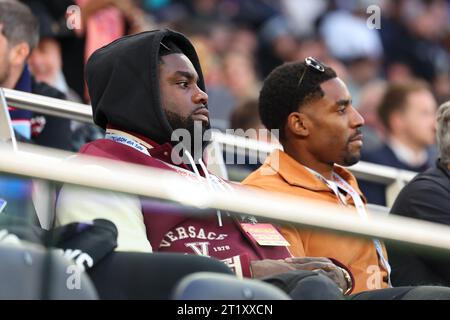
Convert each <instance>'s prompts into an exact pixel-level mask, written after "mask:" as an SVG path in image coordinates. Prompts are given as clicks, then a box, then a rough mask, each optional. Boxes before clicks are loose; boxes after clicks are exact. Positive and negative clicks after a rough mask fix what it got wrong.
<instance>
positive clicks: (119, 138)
mask: <svg viewBox="0 0 450 320" xmlns="http://www.w3.org/2000/svg"><path fill="white" fill-rule="evenodd" d="M105 139H108V140H111V141H114V142H117V143H121V144H123V145H126V146H129V147H131V148H133V149H135V150H137V151H139V152H141V153H143V154H145V155H147V156H150V153H149V152H148V150H147V148H146V147H145V146H143V145H142V144H140V143H139V142H137V141H136V140H132V139H129V138H127V137H124V136H121V135H118V134H115V133H111V132H107V133H106V135H105Z"/></svg>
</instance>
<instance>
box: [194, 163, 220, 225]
mask: <svg viewBox="0 0 450 320" xmlns="http://www.w3.org/2000/svg"><path fill="white" fill-rule="evenodd" d="M198 163H199V164H200V167H201V168H202V170H203V173H204V174H205V178H206V181H208V186H209V188H210V189H211V190H214V186H213V184H212V181H211V176H210V174H209V172H208V168H206V165H205V163H204V162H203V160H202V159H201V158H200V159H198ZM217 221H218V222H219V227H222V226H223V223H222V213H221V212H220V210H217Z"/></svg>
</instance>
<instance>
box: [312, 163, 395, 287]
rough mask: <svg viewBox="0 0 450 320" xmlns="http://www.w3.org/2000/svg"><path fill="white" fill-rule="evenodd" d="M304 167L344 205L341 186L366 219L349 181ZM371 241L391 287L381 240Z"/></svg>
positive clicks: (358, 197) (360, 202)
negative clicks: (331, 178) (331, 179)
mask: <svg viewBox="0 0 450 320" xmlns="http://www.w3.org/2000/svg"><path fill="white" fill-rule="evenodd" d="M306 169H308V170H309V171H310V172H311V173H312V174H314V175H315V176H316V177H317V178H319V179H320V180H322V181H323V182H324V183H325V184H326V185H327V186H328V187H329V188H330V189H331V190H332V191H333V192H334V194H335V195H336V196H337V198H338V199H339V200H340V201H341V202H342V203H343V204H344V205H347V201H346V200H345V196H344V195H343V194H342V193H341V192H339V188H341V189H342V190H344V191H345V192H346V193H348V194H349V195H350V196H351V197H352V199H353V203H354V204H355V207H356V212H357V213H358V215H359V216H360V218H361V219H364V220H367V218H368V216H367V211H366V206H365V205H364V202H363V201H362V199H361V197H360V196H359V194H358V192H356V190H355V189H354V188H353V187H352V186H351V185H350V184H349V183H347V181H345V180H344V179H343V178H342V177H341V176H339V175H338V174H337V173H335V172H333V180H334V181H330V180H327V179H325V178H324V177H323V176H322V175H321V174H320V173H318V172H316V171H314V170H312V169H310V168H307V167H306ZM372 241H373V244H374V246H375V249H376V251H377V254H378V257H379V258H380V260H381V263H382V264H383V266H384V268H385V269H386V271H387V273H388V282H389V286H390V287H392V284H391V266H390V264H389V262H388V260H387V259H386V257H385V256H384V253H383V247H382V245H381V242H380V240H378V239H372Z"/></svg>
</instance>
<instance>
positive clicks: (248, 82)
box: [208, 51, 260, 130]
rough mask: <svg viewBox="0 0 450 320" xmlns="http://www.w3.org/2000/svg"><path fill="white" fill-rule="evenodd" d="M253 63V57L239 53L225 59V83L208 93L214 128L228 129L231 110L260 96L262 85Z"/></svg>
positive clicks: (213, 87) (229, 53)
mask: <svg viewBox="0 0 450 320" xmlns="http://www.w3.org/2000/svg"><path fill="white" fill-rule="evenodd" d="M253 63H254V61H253V59H252V58H251V56H248V55H247V54H244V53H241V52H237V51H236V52H228V53H227V54H226V55H225V57H224V58H223V60H222V65H223V82H222V84H221V85H219V86H212V88H211V89H210V90H209V91H208V94H209V97H210V98H209V99H210V100H209V107H210V110H211V125H212V126H213V127H215V128H218V129H222V130H225V129H226V128H228V127H229V123H228V120H229V118H230V112H231V110H232V109H233V108H234V107H235V106H237V105H239V104H240V103H242V102H244V101H246V100H248V99H249V98H254V97H256V96H257V95H258V92H259V86H260V83H259V79H258V76H257V74H256V71H255V67H254V64H253Z"/></svg>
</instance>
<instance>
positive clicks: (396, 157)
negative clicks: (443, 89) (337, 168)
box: [360, 81, 436, 205]
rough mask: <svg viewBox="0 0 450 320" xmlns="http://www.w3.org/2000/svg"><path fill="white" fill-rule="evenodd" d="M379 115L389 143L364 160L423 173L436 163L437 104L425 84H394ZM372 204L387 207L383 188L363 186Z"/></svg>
mask: <svg viewBox="0 0 450 320" xmlns="http://www.w3.org/2000/svg"><path fill="white" fill-rule="evenodd" d="M378 114H379V116H380V118H381V121H382V122H383V124H384V126H385V127H386V130H387V137H386V139H387V140H386V143H384V144H383V145H382V146H381V147H380V148H378V149H376V150H373V151H370V152H367V153H365V152H363V154H362V160H363V161H368V162H373V163H377V164H382V165H387V166H392V167H395V168H399V169H404V170H411V171H416V172H422V171H424V170H426V169H428V168H429V167H430V165H431V164H432V163H433V162H434V160H435V159H434V157H432V155H431V154H430V151H429V148H430V146H432V145H433V144H434V142H435V114H436V100H435V99H434V97H433V95H432V93H431V92H430V88H429V86H428V85H427V84H426V83H424V82H422V81H414V82H409V83H399V84H392V85H390V86H389V87H388V88H387V91H386V94H385V95H384V97H383V100H382V102H381V105H380V107H379V109H378ZM360 185H361V190H362V191H363V192H364V194H365V195H366V197H367V199H368V200H369V202H370V203H375V204H380V205H386V198H385V190H384V189H385V188H384V186H383V185H380V184H376V183H369V182H362V183H361V184H360Z"/></svg>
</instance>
